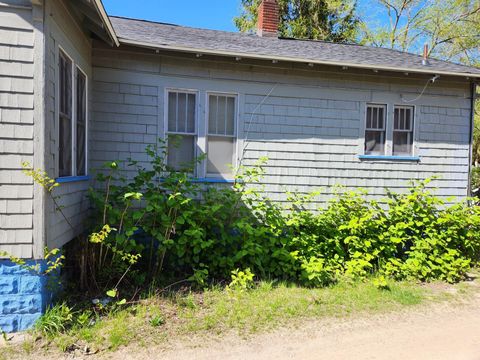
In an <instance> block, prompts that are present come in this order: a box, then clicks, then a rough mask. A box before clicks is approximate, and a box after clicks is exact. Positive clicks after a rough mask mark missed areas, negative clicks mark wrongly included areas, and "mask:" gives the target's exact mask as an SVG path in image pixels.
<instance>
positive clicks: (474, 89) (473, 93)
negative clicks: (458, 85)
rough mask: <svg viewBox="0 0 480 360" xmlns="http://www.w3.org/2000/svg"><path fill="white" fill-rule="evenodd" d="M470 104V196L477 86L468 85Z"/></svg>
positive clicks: (470, 194)
mask: <svg viewBox="0 0 480 360" xmlns="http://www.w3.org/2000/svg"><path fill="white" fill-rule="evenodd" d="M470 91H471V102H470V139H469V141H470V143H469V152H468V189H467V195H468V196H469V197H470V196H472V160H473V130H474V127H475V100H476V96H477V84H476V83H475V82H472V83H471V84H470Z"/></svg>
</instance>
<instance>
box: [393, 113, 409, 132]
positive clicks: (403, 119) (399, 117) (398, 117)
mask: <svg viewBox="0 0 480 360" xmlns="http://www.w3.org/2000/svg"><path fill="white" fill-rule="evenodd" d="M394 119H395V121H394V124H393V126H394V127H393V129H394V130H406V131H412V130H413V126H412V124H413V110H412V109H411V108H395V111H394Z"/></svg>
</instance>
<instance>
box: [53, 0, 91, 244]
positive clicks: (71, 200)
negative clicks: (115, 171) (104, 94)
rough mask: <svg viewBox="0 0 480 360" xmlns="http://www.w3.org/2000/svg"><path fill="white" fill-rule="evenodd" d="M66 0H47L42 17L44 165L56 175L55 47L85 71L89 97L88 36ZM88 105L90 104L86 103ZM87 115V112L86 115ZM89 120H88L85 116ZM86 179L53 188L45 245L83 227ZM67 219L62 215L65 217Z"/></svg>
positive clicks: (62, 240) (61, 241) (67, 237)
mask: <svg viewBox="0 0 480 360" xmlns="http://www.w3.org/2000/svg"><path fill="white" fill-rule="evenodd" d="M66 4H67V2H65V1H61V0H48V1H47V2H46V5H45V6H46V14H47V16H46V20H45V42H46V45H45V48H46V53H45V61H46V65H45V66H46V80H45V84H46V94H45V96H46V117H45V124H46V125H45V128H46V134H47V135H46V139H47V140H46V156H47V160H46V168H47V171H48V173H49V174H50V176H52V177H57V176H58V147H59V144H58V131H59V129H58V101H57V97H58V91H59V90H58V85H57V84H58V81H57V78H58V51H59V49H62V50H63V51H64V52H65V53H66V54H67V55H68V56H69V57H71V58H72V60H73V62H74V63H75V65H78V66H79V67H80V68H81V69H82V71H83V72H84V73H85V74H86V75H87V84H88V86H89V89H88V92H87V94H88V95H87V96H88V99H90V98H91V94H92V92H91V78H92V76H91V75H92V72H91V40H90V38H89V37H88V36H87V35H86V34H85V33H84V31H83V30H82V28H81V26H80V24H79V21H78V20H77V19H76V18H75V15H74V14H72V12H71V11H70V9H69V8H68V5H66ZM87 108H88V109H90V106H87ZM87 116H88V119H89V118H90V115H87ZM87 121H88V120H87ZM88 187H89V181H85V180H83V181H69V182H62V183H61V184H60V186H59V187H58V188H57V189H55V193H54V194H55V196H57V197H58V204H59V205H60V207H61V212H60V211H58V210H57V209H56V207H55V205H54V203H53V201H52V200H51V199H48V202H47V211H46V213H47V219H46V224H47V235H46V236H47V246H48V247H49V248H59V247H61V246H63V245H64V244H65V243H67V242H68V241H70V240H72V239H73V238H74V237H75V235H77V234H78V233H79V232H80V231H82V224H83V223H84V220H85V217H86V216H87V210H88V201H87V199H86V190H87V189H88ZM62 213H63V214H64V215H65V217H66V218H67V219H68V221H67V220H66V219H65V217H64V216H63V215H62ZM71 225H72V226H73V227H74V229H72V226H71Z"/></svg>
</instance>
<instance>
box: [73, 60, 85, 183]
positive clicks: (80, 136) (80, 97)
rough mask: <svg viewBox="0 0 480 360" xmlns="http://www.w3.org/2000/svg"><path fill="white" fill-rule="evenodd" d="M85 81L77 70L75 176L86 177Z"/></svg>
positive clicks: (83, 76)
mask: <svg viewBox="0 0 480 360" xmlns="http://www.w3.org/2000/svg"><path fill="white" fill-rule="evenodd" d="M86 85H87V80H86V78H85V75H83V73H82V72H80V71H79V70H77V106H76V109H77V175H86V161H85V159H86V153H85V152H86V141H87V137H86V128H87V88H86Z"/></svg>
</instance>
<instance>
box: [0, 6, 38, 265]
mask: <svg viewBox="0 0 480 360" xmlns="http://www.w3.org/2000/svg"><path fill="white" fill-rule="evenodd" d="M34 44H35V34H34V28H33V19H32V7H31V5H29V2H28V1H23V2H21V1H7V2H6V3H5V2H4V3H3V4H0V250H2V251H7V252H9V253H10V254H12V255H15V256H19V257H26V258H30V257H32V256H33V239H34V235H33V199H34V196H33V194H34V186H33V183H32V180H31V179H29V178H28V177H26V176H25V175H24V174H23V173H22V171H21V169H22V165H21V164H22V162H24V161H28V162H30V163H33V148H34V141H33V139H34V115H33V111H34Z"/></svg>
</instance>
